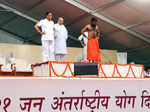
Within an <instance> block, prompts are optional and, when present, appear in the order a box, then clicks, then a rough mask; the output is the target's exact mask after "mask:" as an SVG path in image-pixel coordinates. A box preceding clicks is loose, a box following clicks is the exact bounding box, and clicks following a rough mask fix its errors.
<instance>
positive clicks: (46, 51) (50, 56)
mask: <svg viewBox="0 0 150 112" xmlns="http://www.w3.org/2000/svg"><path fill="white" fill-rule="evenodd" d="M39 27H40V28H41V30H40V28H39ZM35 29H36V31H37V32H38V33H39V34H40V35H41V37H42V38H41V41H42V55H43V61H44V62H45V61H54V60H55V58H54V33H55V29H54V22H53V21H52V13H51V12H47V13H46V15H45V19H42V20H41V21H39V22H38V23H37V24H36V25H35Z"/></svg>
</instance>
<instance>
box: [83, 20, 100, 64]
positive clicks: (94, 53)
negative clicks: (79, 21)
mask: <svg viewBox="0 0 150 112" xmlns="http://www.w3.org/2000/svg"><path fill="white" fill-rule="evenodd" d="M85 32H88V36H86V35H85V34H84V33H85ZM81 33H82V35H83V36H84V37H86V38H88V43H87V60H88V61H89V62H101V60H100V49H99V43H98V39H99V35H100V32H99V28H98V25H97V19H96V18H92V19H91V24H87V25H86V26H85V27H84V28H83V29H82V30H81Z"/></svg>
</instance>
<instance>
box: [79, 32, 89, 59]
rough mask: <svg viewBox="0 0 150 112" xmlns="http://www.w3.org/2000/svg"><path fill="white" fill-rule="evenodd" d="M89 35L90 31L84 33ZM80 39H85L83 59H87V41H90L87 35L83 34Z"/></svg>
mask: <svg viewBox="0 0 150 112" xmlns="http://www.w3.org/2000/svg"><path fill="white" fill-rule="evenodd" d="M84 34H85V35H86V36H87V37H88V32H85V33H84ZM78 40H80V41H81V40H83V42H84V44H85V46H84V47H83V59H84V61H87V42H88V39H87V38H86V37H84V36H83V35H80V36H79V38H78Z"/></svg>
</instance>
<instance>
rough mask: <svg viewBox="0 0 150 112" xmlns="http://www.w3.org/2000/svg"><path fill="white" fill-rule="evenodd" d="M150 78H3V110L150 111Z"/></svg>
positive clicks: (8, 111) (29, 111)
mask: <svg viewBox="0 0 150 112" xmlns="http://www.w3.org/2000/svg"><path fill="white" fill-rule="evenodd" d="M149 84H150V80H149V79H126V78H125V79H114V78H112V79H110V78H107V79H100V78H97V79H95V78H58V77H0V90H1V93H0V95H1V98H0V102H1V105H0V110H1V111H2V112H149V102H150V99H149V98H150V88H149Z"/></svg>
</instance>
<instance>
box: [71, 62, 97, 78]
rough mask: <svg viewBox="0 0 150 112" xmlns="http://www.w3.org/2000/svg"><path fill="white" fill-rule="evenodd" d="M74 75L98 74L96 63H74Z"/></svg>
mask: <svg viewBox="0 0 150 112" xmlns="http://www.w3.org/2000/svg"><path fill="white" fill-rule="evenodd" d="M74 75H75V76H81V75H84V76H85V75H88V76H89V75H91V76H93V75H98V63H80V62H76V63H74Z"/></svg>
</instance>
